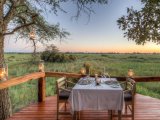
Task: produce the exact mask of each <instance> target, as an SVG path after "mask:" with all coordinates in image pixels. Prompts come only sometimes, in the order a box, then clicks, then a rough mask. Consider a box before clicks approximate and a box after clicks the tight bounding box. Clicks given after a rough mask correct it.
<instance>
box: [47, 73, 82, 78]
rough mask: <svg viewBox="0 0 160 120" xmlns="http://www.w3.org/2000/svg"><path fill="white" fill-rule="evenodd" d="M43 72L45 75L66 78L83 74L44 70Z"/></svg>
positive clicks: (78, 76)
mask: <svg viewBox="0 0 160 120" xmlns="http://www.w3.org/2000/svg"><path fill="white" fill-rule="evenodd" d="M45 73H46V77H68V78H80V77H83V75H81V74H77V73H65V72H45Z"/></svg>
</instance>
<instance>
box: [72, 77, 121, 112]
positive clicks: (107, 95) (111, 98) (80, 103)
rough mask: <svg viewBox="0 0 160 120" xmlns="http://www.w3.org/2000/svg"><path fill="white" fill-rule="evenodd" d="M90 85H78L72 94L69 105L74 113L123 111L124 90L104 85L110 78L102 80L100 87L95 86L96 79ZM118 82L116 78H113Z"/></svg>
mask: <svg viewBox="0 0 160 120" xmlns="http://www.w3.org/2000/svg"><path fill="white" fill-rule="evenodd" d="M90 79H92V81H93V82H92V83H91V84H89V85H79V84H76V85H75V86H74V87H73V89H72V92H71V95H70V98H69V103H70V105H71V109H72V111H81V110H122V108H123V90H122V88H121V86H119V87H117V88H113V87H111V86H110V85H107V84H105V83H104V81H107V80H110V79H109V78H101V81H103V83H101V84H100V85H99V86H96V85H95V81H94V78H90ZM111 79H112V80H116V79H115V78H111Z"/></svg>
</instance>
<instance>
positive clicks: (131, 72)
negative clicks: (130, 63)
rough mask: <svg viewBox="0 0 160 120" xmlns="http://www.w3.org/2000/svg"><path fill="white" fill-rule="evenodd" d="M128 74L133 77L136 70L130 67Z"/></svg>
mask: <svg viewBox="0 0 160 120" xmlns="http://www.w3.org/2000/svg"><path fill="white" fill-rule="evenodd" d="M127 74H128V77H130V78H133V76H134V72H133V70H132V69H129V70H128V73H127Z"/></svg>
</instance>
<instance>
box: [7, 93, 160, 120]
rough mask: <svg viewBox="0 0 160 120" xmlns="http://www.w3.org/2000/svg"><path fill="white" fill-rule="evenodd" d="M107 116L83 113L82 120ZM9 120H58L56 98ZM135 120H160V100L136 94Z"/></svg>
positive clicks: (101, 119) (65, 119) (63, 119)
mask: <svg viewBox="0 0 160 120" xmlns="http://www.w3.org/2000/svg"><path fill="white" fill-rule="evenodd" d="M107 114H108V113H107V112H106V111H83V112H81V120H107V119H108V115H107ZM8 120H56V96H52V97H47V98H46V101H45V102H42V103H39V104H33V105H30V106H28V107H26V108H24V109H22V110H21V111H19V112H18V113H15V114H14V115H13V116H12V117H11V118H10V119H8ZM60 120H71V116H70V115H68V116H67V115H61V117H60ZM115 120H116V118H115ZM122 120H130V118H122ZM135 120H160V100H159V99H155V98H151V97H148V96H143V95H140V94H136V97H135Z"/></svg>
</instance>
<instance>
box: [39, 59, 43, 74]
mask: <svg viewBox="0 0 160 120" xmlns="http://www.w3.org/2000/svg"><path fill="white" fill-rule="evenodd" d="M38 69H39V72H44V61H43V60H41V61H40V62H39V65H38Z"/></svg>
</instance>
